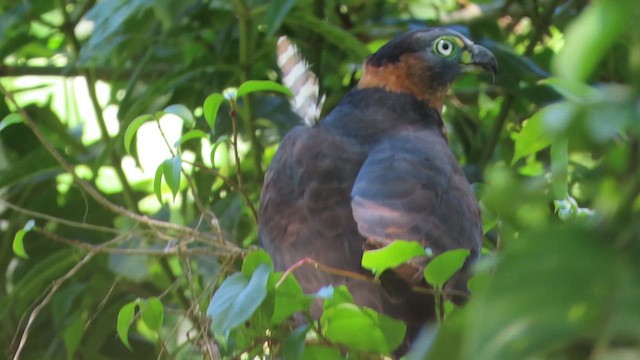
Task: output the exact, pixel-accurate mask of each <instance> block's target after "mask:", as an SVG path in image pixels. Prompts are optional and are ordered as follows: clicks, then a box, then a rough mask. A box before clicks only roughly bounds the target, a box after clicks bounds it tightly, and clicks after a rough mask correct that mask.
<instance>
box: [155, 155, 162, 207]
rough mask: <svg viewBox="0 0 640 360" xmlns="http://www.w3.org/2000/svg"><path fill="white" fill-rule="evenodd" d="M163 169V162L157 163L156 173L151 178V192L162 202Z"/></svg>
mask: <svg viewBox="0 0 640 360" xmlns="http://www.w3.org/2000/svg"><path fill="white" fill-rule="evenodd" d="M163 169H164V163H162V164H160V165H158V168H157V169H156V175H155V176H154V178H153V192H154V193H155V194H156V197H157V198H158V201H159V202H160V203H161V204H162V173H163V171H164V170H163Z"/></svg>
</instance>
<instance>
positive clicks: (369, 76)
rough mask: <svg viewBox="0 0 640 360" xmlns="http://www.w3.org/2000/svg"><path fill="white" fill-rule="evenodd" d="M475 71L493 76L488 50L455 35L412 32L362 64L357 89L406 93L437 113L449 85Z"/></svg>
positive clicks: (446, 31)
mask: <svg viewBox="0 0 640 360" xmlns="http://www.w3.org/2000/svg"><path fill="white" fill-rule="evenodd" d="M476 68H479V69H483V70H486V71H490V72H492V73H493V75H494V76H495V75H496V73H497V71H498V63H497V61H496V58H495V56H494V55H493V54H492V53H491V52H490V51H489V50H487V49H486V48H484V47H482V46H480V45H476V44H474V43H473V42H472V41H471V40H469V39H467V38H465V37H464V36H462V35H461V34H460V33H458V32H456V31H453V30H450V29H445V28H430V29H425V30H418V31H412V32H407V33H405V34H402V35H400V36H398V37H396V38H395V39H393V40H391V41H389V42H388V43H387V44H386V45H384V46H383V47H381V48H380V49H379V50H378V51H377V52H376V53H374V54H373V55H371V56H370V57H369V58H368V59H367V60H366V61H365V64H364V71H363V74H362V78H361V79H360V82H359V83H358V88H361V89H362V88H384V89H386V90H388V91H392V92H399V93H408V94H410V95H412V96H414V97H416V98H418V99H420V100H422V101H425V102H426V103H427V104H428V105H429V106H430V107H431V108H433V109H435V110H437V111H439V112H440V111H442V103H443V101H444V97H445V95H446V93H447V91H448V89H449V87H450V86H451V83H452V82H453V81H454V80H455V79H456V78H457V77H458V76H459V75H460V74H462V73H464V72H467V71H469V70H472V69H476Z"/></svg>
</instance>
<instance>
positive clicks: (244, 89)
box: [236, 80, 293, 98]
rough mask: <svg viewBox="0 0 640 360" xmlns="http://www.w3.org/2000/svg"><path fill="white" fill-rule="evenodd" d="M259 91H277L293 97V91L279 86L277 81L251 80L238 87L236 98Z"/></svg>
mask: <svg viewBox="0 0 640 360" xmlns="http://www.w3.org/2000/svg"><path fill="white" fill-rule="evenodd" d="M258 91H275V92H279V93H282V94H284V95H287V96H293V94H292V93H291V90H289V88H287V87H286V86H284V85H282V84H278V83H277V82H275V81H269V80H249V81H247V82H245V83H243V84H242V85H240V87H238V91H237V92H236V97H237V98H239V97H242V96H244V95H247V94H251V93H253V92H258Z"/></svg>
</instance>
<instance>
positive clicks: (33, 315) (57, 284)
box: [13, 252, 96, 360]
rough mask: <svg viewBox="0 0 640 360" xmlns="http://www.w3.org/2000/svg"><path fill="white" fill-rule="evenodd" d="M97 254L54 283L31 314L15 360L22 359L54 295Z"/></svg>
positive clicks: (85, 259) (84, 260)
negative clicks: (24, 350)
mask: <svg viewBox="0 0 640 360" xmlns="http://www.w3.org/2000/svg"><path fill="white" fill-rule="evenodd" d="M95 254H96V253H95V252H89V253H88V254H87V255H85V256H84V258H82V260H80V261H79V262H78V263H77V264H76V265H75V266H74V267H73V268H71V270H69V271H68V272H67V273H66V274H65V275H64V276H62V277H61V278H59V279H57V280H55V281H54V282H53V285H52V286H51V290H49V293H48V294H47V296H45V298H44V299H42V302H40V304H38V306H36V307H35V308H34V309H33V311H32V312H31V315H30V316H29V321H28V322H27V325H26V327H25V328H24V331H23V332H22V337H21V338H20V344H19V345H18V350H16V352H15V354H14V355H13V360H19V359H20V355H21V353H22V350H23V349H24V345H25V344H26V342H27V339H28V338H29V331H30V330H31V325H33V322H34V321H35V319H36V318H37V317H38V314H39V313H40V311H42V309H43V308H44V307H45V306H47V304H49V302H51V299H53V295H54V294H55V293H56V292H57V291H58V289H60V287H61V286H62V284H64V283H65V281H67V280H69V279H70V278H71V277H72V276H73V275H75V274H76V273H78V271H80V269H82V267H83V266H84V265H86V264H87V263H88V262H89V260H91V259H92V258H93V256H94V255H95Z"/></svg>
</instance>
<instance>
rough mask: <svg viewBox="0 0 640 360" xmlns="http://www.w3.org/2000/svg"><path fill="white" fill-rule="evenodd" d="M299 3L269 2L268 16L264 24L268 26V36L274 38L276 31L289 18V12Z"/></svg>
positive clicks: (285, 1) (277, 0) (282, 0)
mask: <svg viewBox="0 0 640 360" xmlns="http://www.w3.org/2000/svg"><path fill="white" fill-rule="evenodd" d="M296 2H298V1H297V0H272V1H270V2H269V7H268V8H267V14H266V15H265V18H264V22H265V24H266V27H267V30H266V33H267V36H273V34H275V32H276V31H278V29H279V28H280V25H282V21H283V20H284V18H285V17H286V16H287V14H288V13H289V11H291V9H292V8H293V5H295V4H296Z"/></svg>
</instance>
